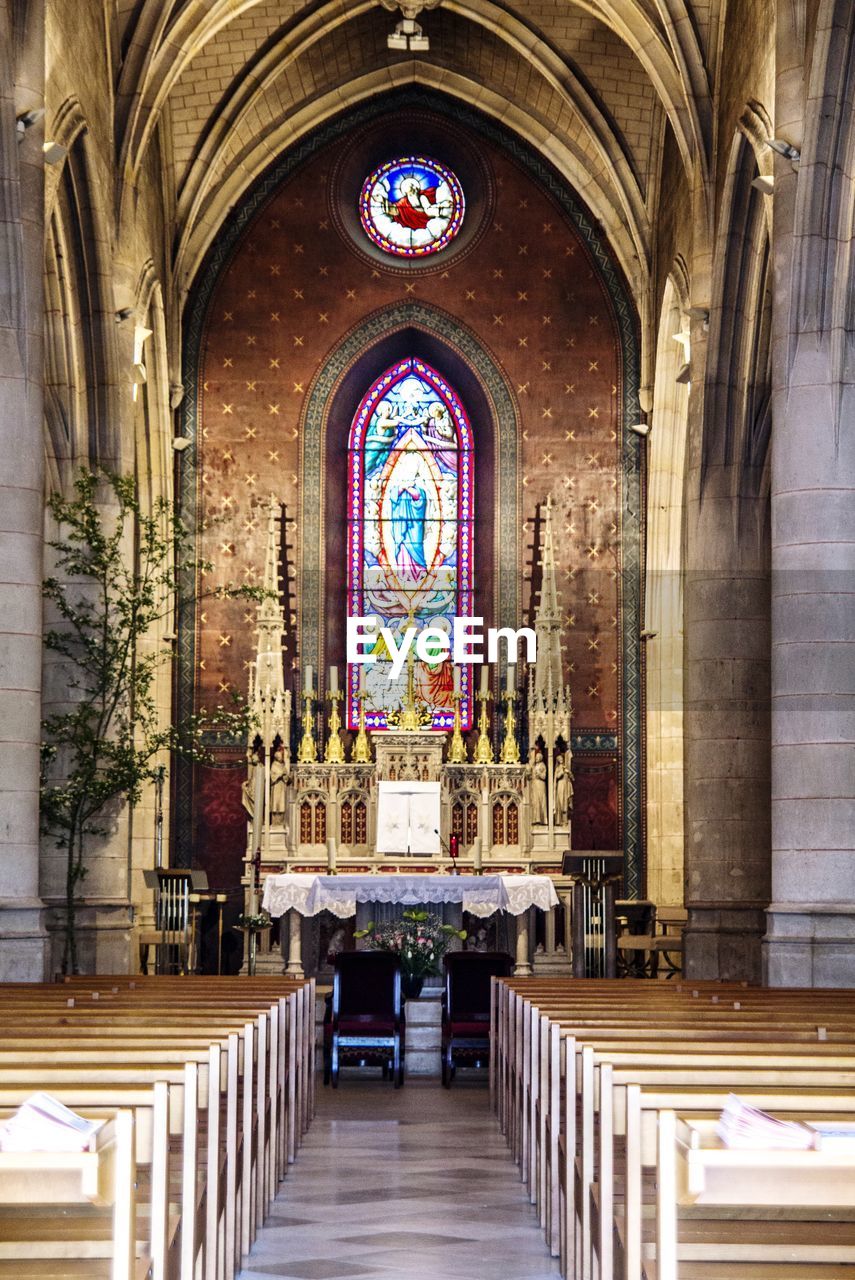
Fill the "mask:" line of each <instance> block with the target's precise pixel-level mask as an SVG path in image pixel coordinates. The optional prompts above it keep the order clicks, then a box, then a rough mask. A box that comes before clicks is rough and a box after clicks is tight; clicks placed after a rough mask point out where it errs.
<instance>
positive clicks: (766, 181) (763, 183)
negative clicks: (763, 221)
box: [751, 173, 775, 196]
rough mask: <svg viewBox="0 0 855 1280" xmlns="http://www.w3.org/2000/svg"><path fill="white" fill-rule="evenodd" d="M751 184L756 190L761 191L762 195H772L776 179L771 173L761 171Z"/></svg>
mask: <svg viewBox="0 0 855 1280" xmlns="http://www.w3.org/2000/svg"><path fill="white" fill-rule="evenodd" d="M751 185H752V187H753V188H754V190H755V191H759V192H760V194H761V196H770V195H771V194H772V192H773V191H774V190H775V179H774V178H773V177H771V175H769V174H765V173H761V174H760V175H759V176H758V177H756V178H753V179H752V182H751Z"/></svg>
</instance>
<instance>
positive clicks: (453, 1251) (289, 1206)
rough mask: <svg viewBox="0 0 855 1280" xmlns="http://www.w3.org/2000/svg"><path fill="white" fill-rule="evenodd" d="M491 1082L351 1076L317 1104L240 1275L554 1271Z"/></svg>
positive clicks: (522, 1277) (249, 1278)
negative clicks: (393, 1081)
mask: <svg viewBox="0 0 855 1280" xmlns="http://www.w3.org/2000/svg"><path fill="white" fill-rule="evenodd" d="M558 1274H559V1268H558V1262H557V1261H554V1260H552V1259H550V1258H549V1257H548V1255H547V1252H546V1248H545V1246H544V1244H543V1237H542V1235H541V1233H540V1231H539V1229H538V1227H537V1225H536V1219H535V1215H534V1210H533V1209H532V1207H531V1206H530V1205H529V1203H528V1199H527V1196H526V1193H525V1190H524V1188H523V1186H522V1184H521V1183H520V1181H519V1176H518V1171H517V1169H516V1167H515V1165H514V1164H513V1162H512V1160H511V1158H510V1156H509V1154H508V1150H507V1147H506V1146H505V1143H504V1139H503V1138H502V1137H501V1135H500V1134H499V1133H498V1131H497V1128H496V1123H495V1119H494V1117H493V1115H492V1113H491V1112H490V1109H489V1101H488V1093H487V1089H486V1088H485V1087H483V1086H478V1085H475V1084H467V1083H459V1084H458V1083H455V1085H454V1088H452V1089H451V1090H446V1089H443V1088H441V1086H440V1084H439V1082H438V1081H435V1080H425V1081H420V1080H412V1079H411V1080H408V1081H407V1083H406V1084H405V1085H404V1087H403V1089H400V1090H397V1091H395V1090H393V1089H392V1088H391V1087H390V1086H389V1085H388V1084H384V1083H383V1082H382V1081H380V1080H377V1081H374V1080H366V1079H356V1078H353V1077H350V1078H347V1076H346V1074H345V1073H342V1081H341V1085H340V1086H339V1088H338V1090H337V1091H333V1090H332V1089H324V1088H321V1087H319V1088H318V1111H317V1116H316V1118H315V1120H314V1121H313V1123H312V1126H311V1128H310V1130H309V1133H308V1135H307V1137H306V1140H305V1144H304V1146H303V1147H302V1149H301V1152H300V1159H299V1162H298V1163H297V1165H295V1166H292V1168H291V1171H290V1172H289V1174H288V1177H287V1179H286V1180H285V1182H284V1183H283V1186H282V1190H281V1191H280V1193H279V1196H278V1198H277V1200H276V1203H275V1205H274V1208H273V1213H272V1215H271V1217H270V1218H269V1220H268V1222H267V1225H266V1226H265V1227H264V1228H263V1230H262V1231H261V1232H260V1233H259V1237H258V1240H257V1242H256V1245H255V1248H254V1249H253V1251H252V1254H251V1259H250V1263H249V1265H248V1266H247V1267H246V1268H245V1270H244V1271H243V1272H241V1280H261V1277H264V1276H286V1277H293V1280H338V1278H339V1277H341V1278H342V1280H344V1278H345V1277H360V1278H361V1280H373V1278H377V1280H391V1277H396V1278H400V1277H402V1276H406V1278H407V1280H456V1278H457V1277H460V1280H552V1277H555V1276H558Z"/></svg>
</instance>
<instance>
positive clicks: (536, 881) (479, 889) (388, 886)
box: [261, 873, 558, 919]
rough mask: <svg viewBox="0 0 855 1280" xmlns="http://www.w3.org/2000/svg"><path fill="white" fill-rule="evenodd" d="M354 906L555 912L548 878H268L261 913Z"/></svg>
mask: <svg viewBox="0 0 855 1280" xmlns="http://www.w3.org/2000/svg"><path fill="white" fill-rule="evenodd" d="M358 902H399V903H401V904H402V905H404V906H408V907H414V906H438V905H439V904H440V903H443V902H459V903H461V904H462V906H463V910H464V911H469V912H470V913H471V914H472V915H475V916H481V917H485V916H491V915H492V914H493V913H494V912H495V911H507V912H509V913H510V914H511V915H514V916H518V915H521V914H522V913H523V911H527V910H528V908H529V907H539V908H540V910H541V911H548V910H549V909H550V908H551V907H557V906H558V894H557V893H556V892H555V886H554V884H553V883H552V881H551V880H550V878H549V876H501V875H499V876H443V875H430V874H422V875H403V874H394V875H376V876H374V875H360V876H348V875H341V876H313V875H305V874H304V875H291V874H287V873H286V874H282V875H273V876H268V877H267V879H266V880H265V882H264V896H263V898H262V903H261V905H262V907H263V908H264V910H265V911H267V912H268V913H269V914H270V915H271V916H281V915H284V914H285V912H286V911H290V910H291V909H293V910H295V911H299V912H300V914H301V915H304V916H316V915H317V914H318V912H320V911H331V912H332V914H333V915H335V916H338V917H339V918H340V919H345V918H346V917H347V916H355V915H356V904H357V903H358Z"/></svg>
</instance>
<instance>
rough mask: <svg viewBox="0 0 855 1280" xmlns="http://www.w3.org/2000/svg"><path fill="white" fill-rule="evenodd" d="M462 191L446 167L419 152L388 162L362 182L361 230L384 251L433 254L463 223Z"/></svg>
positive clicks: (399, 254) (360, 198)
mask: <svg viewBox="0 0 855 1280" xmlns="http://www.w3.org/2000/svg"><path fill="white" fill-rule="evenodd" d="M463 212H464V200H463V189H462V187H461V186H460V183H459V182H458V180H457V178H456V177H455V176H454V174H453V173H452V172H451V170H450V169H446V168H445V166H444V165H441V164H438V163H437V162H436V161H435V160H428V159H426V158H425V157H424V156H406V157H404V158H403V159H398V160H390V161H388V163H386V164H384V165H382V166H381V167H380V168H379V169H375V171H374V173H372V174H371V176H370V177H369V178H367V179H366V181H365V182H364V184H363V187H362V192H361V194H360V197H359V216H360V219H361V221H362V226H363V228H364V230H365V234H366V235H367V236H368V237H369V239H371V240H373V241H374V243H375V244H376V245H379V247H380V248H381V249H383V250H385V252H386V253H394V254H397V255H398V256H399V257H405V258H414V257H423V256H425V255H427V254H430V253H439V251H440V250H441V249H444V248H445V247H446V245H447V244H450V242H451V241H452V240H453V239H454V237H455V236H456V235H457V233H458V231H459V230H460V227H461V224H462V222H463Z"/></svg>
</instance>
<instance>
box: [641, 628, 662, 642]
mask: <svg viewBox="0 0 855 1280" xmlns="http://www.w3.org/2000/svg"><path fill="white" fill-rule="evenodd" d="M658 635H659V632H658V631H651V630H650V628H649V627H645V628H644V630H643V631H642V633H641V637H640V638H641V639H642V640H655V639H656V637H657V636H658Z"/></svg>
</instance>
